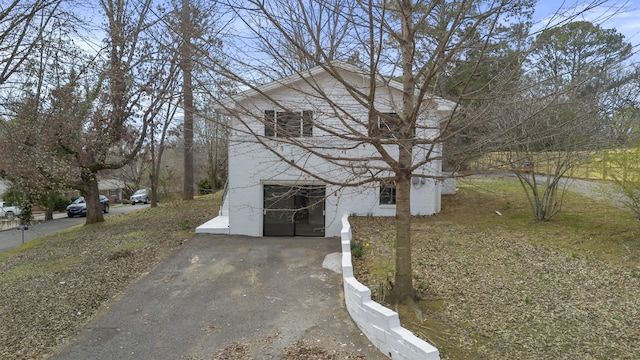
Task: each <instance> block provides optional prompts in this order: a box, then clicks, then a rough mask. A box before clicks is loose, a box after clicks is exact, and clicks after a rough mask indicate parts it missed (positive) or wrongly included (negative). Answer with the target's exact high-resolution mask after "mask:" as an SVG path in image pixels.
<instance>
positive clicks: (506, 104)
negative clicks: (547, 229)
mask: <svg viewBox="0 0 640 360" xmlns="http://www.w3.org/2000/svg"><path fill="white" fill-rule="evenodd" d="M531 54H532V57H531V69H532V70H531V71H530V74H529V75H527V76H525V77H523V83H522V85H521V86H522V87H524V88H526V90H527V92H526V93H524V92H517V95H512V96H507V97H505V98H504V99H503V102H502V103H501V104H500V105H501V106H499V107H496V109H498V110H497V111H498V112H502V114H501V115H498V114H496V116H495V118H496V119H500V121H497V122H496V123H495V125H496V128H497V129H501V130H502V133H503V134H505V137H504V138H503V139H502V142H497V144H499V146H500V150H503V151H505V153H504V155H505V158H504V160H505V161H506V165H507V166H508V167H509V168H511V170H512V171H513V172H514V173H515V174H516V175H517V176H518V179H519V180H520V182H521V185H522V187H523V190H524V191H525V194H526V196H527V199H528V200H529V203H530V205H531V209H532V212H533V214H534V217H535V219H536V221H547V220H549V219H551V217H553V216H554V215H555V214H557V213H558V212H559V211H560V210H561V208H562V198H563V196H562V195H563V191H562V187H561V184H563V183H564V182H562V181H561V180H562V178H563V177H565V176H566V175H567V174H568V172H569V171H570V170H572V169H573V168H574V167H575V166H576V165H577V164H580V163H583V162H585V161H586V160H588V159H590V158H591V157H592V156H593V154H594V152H597V151H599V150H602V149H603V148H604V147H606V146H608V145H609V144H611V142H610V141H609V137H610V136H611V135H610V130H611V129H612V128H613V127H612V125H611V123H612V121H614V120H613V119H614V118H615V117H616V116H615V115H616V114H618V113H619V111H620V110H621V109H620V108H619V101H612V100H611V99H612V97H613V95H614V94H620V93H621V90H620V89H621V88H622V87H624V86H625V84H629V82H630V81H632V80H633V79H634V78H635V76H633V74H634V73H633V72H628V71H622V69H623V67H624V66H625V62H626V61H627V60H629V58H630V56H631V54H632V53H631V44H629V43H627V42H626V41H624V36H622V35H621V34H619V33H617V32H616V31H615V30H614V29H602V28H601V27H600V26H598V25H596V24H592V23H590V22H585V21H578V22H570V23H567V24H565V25H563V26H561V27H557V28H552V29H547V30H544V31H542V32H541V33H540V34H539V35H538V36H537V39H536V41H535V43H534V44H533V49H532V51H531Z"/></svg>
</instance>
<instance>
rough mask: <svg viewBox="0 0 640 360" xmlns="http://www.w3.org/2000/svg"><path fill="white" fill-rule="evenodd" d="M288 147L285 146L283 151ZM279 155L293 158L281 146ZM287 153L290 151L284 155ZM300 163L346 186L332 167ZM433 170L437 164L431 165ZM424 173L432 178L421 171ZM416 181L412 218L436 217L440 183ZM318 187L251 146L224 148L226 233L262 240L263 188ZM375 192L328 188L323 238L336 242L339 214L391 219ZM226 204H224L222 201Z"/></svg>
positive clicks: (390, 209) (370, 187) (317, 161)
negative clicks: (226, 152) (226, 154)
mask: <svg viewBox="0 0 640 360" xmlns="http://www.w3.org/2000/svg"><path fill="white" fill-rule="evenodd" d="M288 146H290V145H288ZM281 147H282V149H281V150H283V151H282V152H283V153H290V152H293V151H294V149H293V148H292V149H286V146H285V145H281ZM288 150H291V151H288ZM354 152H355V153H354V154H352V155H354V156H363V157H365V156H370V154H371V150H367V149H366V148H363V149H362V150H360V151H354ZM292 159H293V160H294V161H304V165H305V168H306V169H311V170H313V171H314V173H318V174H325V175H326V174H330V175H331V176H330V177H331V178H332V179H334V180H335V181H338V182H340V181H344V182H348V180H347V178H348V177H349V176H350V175H352V174H350V173H348V172H347V171H344V170H343V169H340V168H336V165H333V164H330V163H328V162H327V161H325V160H323V159H321V158H318V157H313V156H309V155H307V156H304V157H302V158H296V156H295V155H293V157H292ZM436 165H437V164H436ZM422 172H424V173H433V174H435V173H436V172H437V169H436V168H428V167H425V168H424V169H422ZM422 180H423V181H424V183H422V182H420V179H417V182H418V184H413V185H412V189H411V212H412V214H413V215H431V214H435V213H437V212H439V211H440V188H441V186H440V183H439V182H437V181H435V180H433V179H422ZM265 184H269V185H275V184H278V185H289V184H290V185H294V184H295V185H313V184H315V185H317V184H323V183H322V182H321V181H318V180H315V179H313V178H311V177H309V176H308V175H305V174H304V173H303V172H302V171H300V170H297V169H295V168H294V167H292V166H291V165H290V164H288V163H286V162H284V161H281V160H280V159H279V158H278V157H277V156H276V155H275V154H273V153H272V152H270V151H269V150H266V149H264V147H263V146H262V145H260V144H256V143H253V142H249V141H246V142H239V141H231V142H230V144H229V185H228V186H229V187H228V192H227V199H228V201H229V205H230V206H229V228H230V233H231V234H237V235H249V236H262V228H263V223H262V221H263V204H264V199H263V185H265ZM379 192H380V188H379V186H378V184H376V183H370V184H367V185H364V186H359V187H340V186H335V185H327V187H326V195H327V199H326V203H325V214H326V215H325V226H326V231H325V236H328V237H329V236H339V235H340V229H341V226H342V225H341V222H340V218H341V216H342V214H344V213H349V214H354V215H372V216H395V210H396V207H395V205H380V204H379V201H380V200H379ZM227 199H225V201H226V200H227Z"/></svg>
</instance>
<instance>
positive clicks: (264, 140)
mask: <svg viewBox="0 0 640 360" xmlns="http://www.w3.org/2000/svg"><path fill="white" fill-rule="evenodd" d="M332 65H333V66H332V68H333V69H337V70H336V73H334V74H330V73H329V72H328V71H327V69H325V68H323V67H315V68H312V69H310V70H309V71H307V72H304V73H301V74H297V75H293V76H289V77H287V78H284V79H282V80H279V81H275V82H272V83H269V84H266V85H263V86H261V87H258V88H255V89H251V90H247V91H244V92H241V93H239V94H237V95H234V96H233V97H232V98H227V99H225V100H223V101H222V102H221V103H220V104H219V105H218V106H217V109H216V110H217V112H218V113H221V114H226V115H228V116H229V119H230V121H231V128H232V129H233V130H232V132H231V135H230V139H229V179H228V185H227V188H226V190H225V194H224V200H223V206H222V208H221V210H220V214H219V216H218V217H217V218H215V219H213V220H212V221H210V222H208V223H206V224H204V225H202V226H200V227H199V228H198V229H197V230H196V231H197V232H204V233H225V234H238V235H249V236H325V237H330V236H339V235H340V229H341V220H340V219H341V216H342V215H343V214H345V213H348V214H354V215H372V216H394V215H395V187H394V185H393V183H392V182H382V181H371V180H372V179H383V178H385V177H389V176H390V175H391V173H390V172H389V169H388V168H387V167H386V164H385V163H384V162H383V161H382V160H381V155H380V148H378V149H376V148H375V147H374V146H373V145H371V144H370V143H368V142H367V141H361V140H362V139H363V138H366V137H367V136H372V135H371V131H372V130H371V128H370V127H371V126H370V125H368V124H371V122H370V121H369V120H368V119H369V114H370V109H369V107H370V106H375V109H376V110H377V111H378V113H379V114H385V115H384V116H385V117H394V116H395V114H397V113H398V112H399V111H398V109H400V108H401V105H400V104H401V100H402V84H401V83H399V82H396V81H393V80H386V79H379V80H378V82H377V85H376V89H375V90H376V91H375V94H376V95H375V96H374V98H375V100H374V101H373V104H371V102H368V101H365V100H361V101H358V100H357V99H358V96H356V97H354V96H353V94H357V93H360V94H362V96H360V98H363V99H364V98H367V96H369V95H370V94H371V93H372V92H370V90H371V89H370V86H369V84H370V81H369V78H368V74H367V73H364V72H362V71H361V70H360V69H359V68H357V67H355V66H353V65H349V64H345V63H333V64H332ZM337 77H340V78H341V79H342V81H338V80H337ZM345 83H346V84H347V85H345ZM453 105H454V104H453V103H451V102H449V101H446V100H444V99H440V98H429V99H428V101H425V104H423V106H422V108H423V111H422V112H421V115H420V117H419V123H420V126H418V127H417V128H416V137H417V138H421V139H432V138H433V137H434V136H436V135H437V134H438V131H439V129H440V122H441V120H442V119H443V118H444V117H446V116H448V114H450V112H451V110H452V109H453ZM378 126H379V128H378V129H375V130H376V131H379V132H380V131H385V130H386V131H389V130H388V129H389V128H390V125H388V124H387V123H386V122H385V121H384V117H382V116H381V117H380V118H379V119H378ZM385 126H386V127H385ZM368 127H369V128H368ZM347 129H348V130H347ZM284 132H286V133H287V136H282V133H284ZM291 135H293V136H291ZM378 136H379V133H378ZM387 142H388V144H385V145H383V146H382V149H383V151H386V152H388V154H389V156H391V157H394V156H395V157H397V154H398V150H397V145H396V144H392V143H391V141H387ZM439 152H440V147H439V146H436V147H435V148H434V147H432V146H431V144H427V143H426V142H425V144H422V145H416V146H415V147H414V151H413V157H414V159H415V160H416V161H419V160H420V159H425V158H427V157H428V158H434V157H435V158H437V156H438V155H439ZM441 166H442V165H441V161H440V160H432V161H429V162H426V163H425V164H423V165H422V166H420V167H419V168H417V169H416V170H415V171H414V172H413V174H415V175H416V177H414V178H412V189H411V212H412V214H414V215H430V214H435V213H437V212H439V211H440V196H441V191H442V182H441V181H439V180H437V179H438V178H439V177H441V176H442V175H443V174H442V172H441ZM345 185H346V186H345Z"/></svg>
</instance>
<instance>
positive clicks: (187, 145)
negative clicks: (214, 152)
mask: <svg viewBox="0 0 640 360" xmlns="http://www.w3.org/2000/svg"><path fill="white" fill-rule="evenodd" d="M181 16H182V37H183V39H182V41H183V44H182V49H181V54H180V64H181V66H182V76H183V85H182V87H183V91H184V184H183V193H182V199H183V200H192V199H193V86H192V79H191V75H192V74H191V70H192V63H191V55H192V54H191V20H190V19H191V7H190V6H189V0H182V13H181Z"/></svg>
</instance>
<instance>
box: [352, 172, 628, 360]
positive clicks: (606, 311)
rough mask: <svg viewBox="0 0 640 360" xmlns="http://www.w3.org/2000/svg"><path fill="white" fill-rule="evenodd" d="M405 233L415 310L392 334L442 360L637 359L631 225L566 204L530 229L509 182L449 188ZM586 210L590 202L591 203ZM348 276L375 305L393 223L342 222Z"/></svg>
mask: <svg viewBox="0 0 640 360" xmlns="http://www.w3.org/2000/svg"><path fill="white" fill-rule="evenodd" d="M458 188H459V191H458V193H457V194H456V195H449V196H445V197H443V204H442V210H443V211H442V212H441V213H440V214H438V215H435V216H431V217H416V218H414V221H413V229H412V230H413V231H412V233H413V240H412V243H413V259H412V264H413V272H414V280H413V281H414V287H415V288H416V289H417V290H418V295H419V298H420V299H421V300H420V301H419V302H418V303H417V307H414V308H396V309H395V310H397V311H398V312H399V313H400V318H401V322H402V324H403V326H405V327H406V328H408V329H409V330H411V331H413V332H414V333H415V334H416V335H417V336H419V337H421V338H423V339H425V340H427V341H428V342H430V343H432V344H433V345H435V346H437V347H438V348H439V349H440V352H441V356H442V358H443V359H638V358H640V237H639V236H638V235H639V230H640V228H639V225H640V223H639V222H638V220H637V219H635V218H634V217H633V215H632V214H631V213H629V212H626V211H624V210H621V209H618V208H616V207H611V206H608V205H606V204H604V203H603V202H599V201H597V200H595V199H593V198H590V197H586V196H582V195H578V194H574V193H567V195H566V196H565V197H564V203H563V206H562V211H561V212H560V213H559V214H558V215H556V216H555V217H554V218H553V219H552V220H551V221H549V222H546V223H536V222H535V221H533V216H532V215H531V210H530V208H529V205H528V203H527V202H526V199H525V197H524V193H523V191H522V189H521V188H520V185H519V183H518V182H517V181H516V180H509V179H474V180H460V181H459V182H458ZM594 198H595V197H594ZM352 226H353V232H354V242H357V243H359V244H360V245H362V249H363V256H362V257H361V258H354V267H355V271H356V276H357V277H358V279H359V280H360V281H361V282H362V283H364V284H365V285H367V286H369V288H371V290H372V293H373V296H374V297H376V298H377V300H378V301H380V302H384V296H385V293H386V292H388V290H389V287H390V286H391V285H390V282H391V281H392V280H393V271H394V261H395V260H394V242H395V239H394V236H395V234H394V229H393V226H394V224H393V219H387V218H373V217H357V218H353V219H352Z"/></svg>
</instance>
